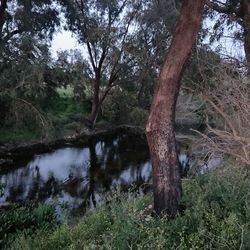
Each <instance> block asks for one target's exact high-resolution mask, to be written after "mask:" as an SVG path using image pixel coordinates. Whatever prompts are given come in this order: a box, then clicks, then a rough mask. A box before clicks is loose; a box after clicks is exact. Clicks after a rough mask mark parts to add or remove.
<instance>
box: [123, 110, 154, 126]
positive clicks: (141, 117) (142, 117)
mask: <svg viewBox="0 0 250 250" xmlns="http://www.w3.org/2000/svg"><path fill="white" fill-rule="evenodd" d="M148 115H149V113H148V111H147V110H145V109H142V108H139V107H134V108H133V109H132V110H131V111H130V112H129V114H128V120H129V124H132V125H136V126H143V127H144V126H146V122H147V120H148Z"/></svg>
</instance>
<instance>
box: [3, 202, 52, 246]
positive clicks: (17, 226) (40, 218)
mask: <svg viewBox="0 0 250 250" xmlns="http://www.w3.org/2000/svg"><path fill="white" fill-rule="evenodd" d="M55 223H56V221H55V217H54V209H53V207H51V206H49V205H46V204H40V205H38V206H34V205H29V206H25V207H22V206H21V207H20V206H14V207H10V208H9V209H8V210H5V211H1V213H0V248H1V247H6V246H7V245H8V244H9V243H10V242H11V241H12V240H13V239H14V237H15V236H16V235H17V234H19V233H22V234H23V235H32V234H33V233H34V232H36V231H37V230H45V229H46V230H49V229H51V228H52V227H53V226H54V225H55Z"/></svg>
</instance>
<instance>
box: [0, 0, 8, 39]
mask: <svg viewBox="0 0 250 250" xmlns="http://www.w3.org/2000/svg"><path fill="white" fill-rule="evenodd" d="M0 3H1V5H0V40H1V39H2V32H3V26H4V23H5V10H6V8H7V0H0Z"/></svg>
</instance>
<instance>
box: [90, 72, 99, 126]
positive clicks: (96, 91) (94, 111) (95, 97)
mask: <svg viewBox="0 0 250 250" xmlns="http://www.w3.org/2000/svg"><path fill="white" fill-rule="evenodd" d="M100 84H101V79H100V77H99V76H97V77H96V78H95V82H94V88H93V90H94V93H93V100H92V107H91V115H90V126H91V128H93V127H94V126H95V123H96V119H97V116H98V113H99V105H100V103H99V102H100V101H99V92H100Z"/></svg>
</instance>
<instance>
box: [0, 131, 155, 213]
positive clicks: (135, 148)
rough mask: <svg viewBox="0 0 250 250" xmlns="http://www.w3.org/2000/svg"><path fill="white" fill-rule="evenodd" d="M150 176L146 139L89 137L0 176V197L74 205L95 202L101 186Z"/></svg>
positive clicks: (137, 181)
mask: <svg viewBox="0 0 250 250" xmlns="http://www.w3.org/2000/svg"><path fill="white" fill-rule="evenodd" d="M150 178H151V164H150V162H149V152H148V148H147V144H146V143H145V141H144V139H142V138H140V137H139V136H138V138H137V137H136V136H134V135H133V136H131V135H118V136H114V137H113V138H110V137H109V138H107V139H105V140H102V141H95V140H92V141H90V143H89V145H88V146H85V147H83V148H72V147H71V148H63V149H59V150H56V151H54V152H52V153H47V154H43V155H37V156H35V157H34V158H33V159H32V160H31V161H30V162H29V163H27V165H26V166H20V167H19V168H18V169H16V170H14V171H12V172H9V173H7V174H5V175H2V176H1V177H0V182H1V183H2V184H4V186H5V189H4V194H3V196H2V197H0V202H6V201H21V202H22V201H29V200H34V201H45V202H59V203H64V202H67V203H68V205H69V206H70V208H71V209H72V210H74V209H78V208H79V207H82V208H84V207H86V205H88V206H95V205H96V203H98V202H99V201H100V199H101V197H102V194H103V193H104V192H105V191H108V190H110V189H111V188H114V187H116V186H118V185H119V186H121V187H123V188H126V187H128V186H130V185H131V184H132V183H133V184H135V185H138V186H140V185H141V184H143V183H147V182H149V181H150ZM141 192H143V190H142V189H141Z"/></svg>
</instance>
